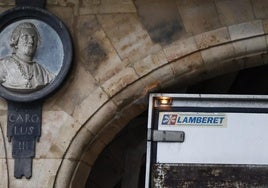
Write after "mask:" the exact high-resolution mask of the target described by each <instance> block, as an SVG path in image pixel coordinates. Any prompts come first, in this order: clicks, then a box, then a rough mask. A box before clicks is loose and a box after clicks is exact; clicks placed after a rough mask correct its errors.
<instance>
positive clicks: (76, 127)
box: [0, 0, 268, 188]
mask: <svg viewBox="0 0 268 188" xmlns="http://www.w3.org/2000/svg"><path fill="white" fill-rule="evenodd" d="M14 4H15V3H14V1H10V0H0V11H5V10H7V9H9V8H12V7H14ZM47 9H48V10H49V11H51V12H53V13H54V14H55V15H57V16H58V17H59V18H60V19H62V20H63V22H64V23H65V24H66V25H67V27H68V29H69V30H70V32H71V35H72V38H73V43H74V49H75V52H74V53H75V58H74V66H73V68H72V71H71V73H70V75H69V77H68V79H67V80H66V82H65V83H64V85H63V87H62V88H61V89H60V90H59V91H58V92H57V93H56V94H55V95H53V96H52V97H51V98H49V99H48V100H47V101H46V102H45V104H44V107H43V122H42V136H41V139H40V142H39V143H37V146H36V157H35V159H34V160H33V176H32V178H31V179H30V180H26V179H21V180H17V179H15V178H14V177H13V169H14V168H13V159H12V156H11V144H10V143H9V142H8V141H7V137H6V118H7V104H6V102H5V101H4V100H1V101H0V174H1V177H0V187H10V188H11V187H12V188H20V187H27V188H36V187H40V188H42V187H44V188H48V187H57V188H64V187H83V185H84V184H85V182H86V180H87V177H88V174H89V173H90V169H91V167H92V165H93V164H94V162H95V160H96V159H97V157H98V155H99V153H100V152H101V151H102V150H103V148H104V147H105V146H106V145H107V144H108V143H110V141H111V140H112V139H113V138H114V137H115V136H116V134H117V133H118V132H120V130H121V129H122V128H123V127H124V126H125V125H126V124H127V123H128V122H129V121H130V120H131V119H133V118H134V117H136V116H138V115H139V114H140V113H141V112H143V111H144V110H145V109H146V108H147V95H148V93H149V92H153V91H157V90H158V89H161V88H164V87H167V86H170V85H172V84H176V85H178V86H181V87H185V86H187V85H188V84H193V83H195V82H196V81H198V80H202V79H205V78H209V77H212V76H215V75H220V74H224V73H227V72H230V71H233V70H239V69H243V68H246V67H252V66H258V65H262V64H267V61H268V56H267V46H268V35H267V34H268V0H254V1H250V0H237V1H231V0H214V1H213V0H203V1H198V0H190V1H189V0H167V1H161V0H156V1H150V0H146V1H143V0H133V1H132V0H80V1H77V0H47Z"/></svg>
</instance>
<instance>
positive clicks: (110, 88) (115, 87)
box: [102, 68, 138, 96]
mask: <svg viewBox="0 0 268 188" xmlns="http://www.w3.org/2000/svg"><path fill="white" fill-rule="evenodd" d="M137 78H138V76H137V74H136V73H135V71H134V69H133V68H125V69H124V71H121V72H119V73H118V74H116V75H115V76H113V77H112V78H110V79H109V80H108V81H106V82H105V83H104V84H103V85H102V87H103V89H104V90H105V91H106V93H107V94H108V95H109V96H113V95H115V94H116V93H117V92H119V91H120V90H122V89H124V88H125V87H127V86H128V85H129V84H131V83H132V82H134V81H135V80H136V79H137Z"/></svg>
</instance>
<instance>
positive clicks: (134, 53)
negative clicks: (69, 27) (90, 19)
mask: <svg viewBox="0 0 268 188" xmlns="http://www.w3.org/2000/svg"><path fill="white" fill-rule="evenodd" d="M98 20H99V22H100V24H101V25H102V27H103V29H104V32H105V33H106V34H107V36H108V37H109V39H110V40H111V42H112V44H113V45H114V48H115V49H116V51H117V53H118V55H119V56H120V58H121V59H122V60H124V59H128V61H124V62H135V61H137V60H139V59H141V58H144V57H146V56H147V54H149V53H154V52H157V51H159V50H160V45H158V44H154V43H153V42H152V41H151V39H150V37H149V35H148V33H147V32H146V31H145V30H144V29H143V27H142V24H141V23H140V22H139V20H138V17H137V16H136V15H135V14H115V15H99V16H98Z"/></svg>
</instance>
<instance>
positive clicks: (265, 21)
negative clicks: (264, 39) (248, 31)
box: [262, 19, 268, 34]
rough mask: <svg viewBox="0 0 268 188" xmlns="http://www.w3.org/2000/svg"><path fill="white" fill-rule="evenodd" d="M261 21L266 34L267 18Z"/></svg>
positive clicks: (267, 31) (267, 28)
mask: <svg viewBox="0 0 268 188" xmlns="http://www.w3.org/2000/svg"><path fill="white" fill-rule="evenodd" d="M262 22H263V30H264V33H266V34H268V19H265V20H263V21H262Z"/></svg>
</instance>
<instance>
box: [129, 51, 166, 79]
mask: <svg viewBox="0 0 268 188" xmlns="http://www.w3.org/2000/svg"><path fill="white" fill-rule="evenodd" d="M167 62H168V61H167V58H166V56H165V54H164V52H163V51H159V52H158V53H156V54H151V55H149V56H148V57H146V58H144V59H142V60H140V61H138V62H136V63H134V64H133V68H134V69H135V71H136V73H137V74H138V75H139V76H140V77H141V76H144V75H145V74H148V73H149V72H151V71H152V70H154V69H156V68H158V67H160V66H162V65H164V64H166V63H167Z"/></svg>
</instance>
